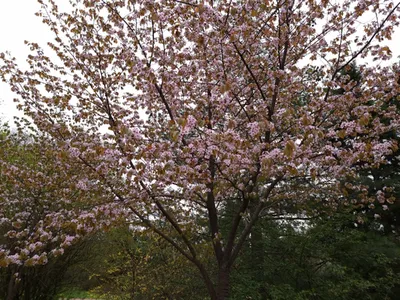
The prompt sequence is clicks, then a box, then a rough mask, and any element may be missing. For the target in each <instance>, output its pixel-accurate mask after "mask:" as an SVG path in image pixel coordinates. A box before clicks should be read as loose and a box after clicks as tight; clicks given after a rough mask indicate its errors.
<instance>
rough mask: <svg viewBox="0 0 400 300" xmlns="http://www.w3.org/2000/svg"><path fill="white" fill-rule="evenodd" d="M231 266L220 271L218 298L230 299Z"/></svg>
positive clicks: (220, 299)
mask: <svg viewBox="0 0 400 300" xmlns="http://www.w3.org/2000/svg"><path fill="white" fill-rule="evenodd" d="M229 276H230V270H229V268H226V267H222V268H220V269H219V271H218V283H217V299H218V300H226V299H229V289H230V286H229Z"/></svg>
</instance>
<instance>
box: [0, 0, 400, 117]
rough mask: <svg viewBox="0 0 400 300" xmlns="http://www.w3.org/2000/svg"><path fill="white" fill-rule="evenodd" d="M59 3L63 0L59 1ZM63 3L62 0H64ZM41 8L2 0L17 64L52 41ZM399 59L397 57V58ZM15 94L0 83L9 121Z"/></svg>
mask: <svg viewBox="0 0 400 300" xmlns="http://www.w3.org/2000/svg"><path fill="white" fill-rule="evenodd" d="M59 1H60V4H62V1H65V2H66V0H59ZM65 2H64V3H65ZM39 9H40V5H39V4H38V3H37V1H35V0H2V3H1V4H0V41H1V43H0V52H4V51H10V52H11V53H12V55H13V56H15V57H16V58H17V60H18V62H19V63H24V62H25V58H26V56H27V55H28V53H29V51H28V48H27V46H26V45H24V40H29V41H34V42H37V43H39V44H40V45H42V46H44V45H46V43H47V42H48V41H50V40H52V38H53V36H52V33H51V32H50V31H49V29H48V28H47V26H46V25H44V24H43V23H42V21H41V19H40V18H38V17H36V16H35V15H34V14H35V12H36V11H38V10H39ZM385 44H388V45H389V46H390V48H391V50H392V52H393V58H394V59H396V57H398V56H400V29H399V28H398V29H397V30H396V34H395V36H394V37H393V39H392V41H389V42H388V43H385ZM397 60H398V59H397ZM14 97H15V96H14V94H13V93H12V92H11V91H10V89H9V87H8V86H7V85H6V84H4V83H2V82H0V119H5V120H8V121H11V120H12V117H13V116H14V115H16V114H18V112H17V110H16V108H15V105H14V103H13V102H12V99H13V98H14Z"/></svg>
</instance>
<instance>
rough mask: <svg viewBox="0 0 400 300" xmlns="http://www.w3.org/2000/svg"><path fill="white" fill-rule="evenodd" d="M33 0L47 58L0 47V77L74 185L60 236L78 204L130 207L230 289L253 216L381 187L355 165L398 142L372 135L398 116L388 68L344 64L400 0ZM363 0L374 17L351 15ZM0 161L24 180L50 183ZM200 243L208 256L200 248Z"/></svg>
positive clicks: (212, 291) (378, 32)
mask: <svg viewBox="0 0 400 300" xmlns="http://www.w3.org/2000/svg"><path fill="white" fill-rule="evenodd" d="M39 2H40V3H41V5H42V9H41V11H40V12H39V13H38V15H39V16H40V17H42V18H43V21H44V22H45V23H46V24H48V26H49V29H50V30H51V31H52V32H53V34H54V40H53V41H51V42H49V44H48V46H49V47H50V48H51V50H50V51H52V55H54V54H55V55H56V56H57V58H53V56H50V55H49V54H47V52H46V51H48V50H45V49H42V48H41V47H40V45H38V44H36V43H34V42H28V41H27V42H26V43H27V45H28V46H29V47H30V48H31V50H32V54H31V55H29V57H28V59H27V62H28V64H29V69H27V70H22V69H21V68H20V67H19V66H18V65H17V64H16V62H15V60H14V59H13V58H11V57H9V56H8V55H6V54H0V76H1V77H2V79H3V80H5V81H6V82H8V83H9V84H10V86H11V88H12V90H13V91H14V92H15V93H17V94H18V101H19V108H20V109H22V110H23V111H24V113H25V114H26V115H27V116H28V117H30V118H31V120H32V122H33V124H34V126H35V128H36V129H37V130H38V131H39V132H40V133H41V135H40V136H38V137H37V138H38V139H39V140H40V139H43V141H49V143H47V144H44V145H48V146H46V149H47V150H48V151H46V152H45V153H42V152H40V157H41V159H45V160H46V161H52V162H53V163H54V166H53V165H51V164H50V167H51V169H52V170H54V171H55V174H56V175H55V176H56V178H60V180H62V183H67V184H68V188H67V190H68V191H69V192H76V193H79V197H77V198H71V197H70V196H66V195H65V194H63V193H64V192H65V190H63V189H60V190H59V189H55V191H56V195H55V196H52V197H51V198H52V199H55V198H54V197H56V199H57V201H59V202H60V205H61V207H62V209H63V210H64V211H65V214H66V215H68V216H71V219H70V220H69V221H68V222H69V224H84V225H82V226H84V227H85V229H84V230H82V228H81V227H80V226H71V227H70V228H71V232H70V235H69V236H71V238H74V237H75V236H77V235H80V234H84V233H85V232H86V231H91V229H90V227H93V228H94V227H96V226H97V225H98V224H97V221H92V222H87V221H85V222H83V223H82V222H81V221H80V220H81V219H82V218H85V217H88V211H87V210H86V208H88V207H91V208H94V209H96V212H98V214H97V215H98V218H99V220H100V219H101V220H102V222H103V224H105V225H107V224H111V222H110V218H112V217H111V216H116V215H118V214H120V215H125V214H128V215H129V216H128V217H127V218H130V219H131V220H132V221H133V222H140V223H141V226H144V227H146V228H148V229H150V230H152V231H154V232H155V233H156V234H157V235H159V236H160V237H162V238H163V239H164V240H165V241H167V242H168V243H169V244H170V245H171V246H173V247H174V248H175V249H176V251H178V252H179V253H180V254H181V255H182V256H183V257H185V258H186V259H187V260H188V261H189V262H191V263H192V264H193V265H194V266H195V267H196V268H197V269H198V271H199V272H200V274H201V276H202V278H203V280H204V283H205V285H206V287H207V290H208V293H209V295H210V297H211V299H226V298H227V297H228V296H229V291H230V283H229V282H230V274H231V270H232V267H233V265H234V264H235V261H236V260H237V258H238V256H240V254H241V251H242V249H243V245H244V243H245V241H246V239H247V238H248V237H249V234H250V232H251V230H252V228H253V226H254V225H255V224H256V222H257V220H258V219H259V217H260V215H264V216H265V215H267V214H274V213H275V212H277V211H278V208H279V207H280V205H283V204H292V205H297V206H301V205H303V204H304V203H318V205H316V207H327V206H328V207H335V206H337V205H339V204H340V203H348V204H349V203H351V202H352V201H353V202H356V203H358V204H359V205H368V204H369V203H370V202H371V201H374V200H375V199H376V198H379V199H380V200H379V201H383V202H385V201H387V200H386V198H388V197H390V195H388V194H387V193H389V192H390V187H387V186H383V187H382V188H381V189H379V190H378V191H376V193H375V194H374V195H371V193H368V188H367V187H366V185H363V184H361V183H359V181H356V180H352V179H354V178H358V177H359V176H360V172H361V171H362V170H364V169H367V168H378V167H379V166H381V165H384V164H388V163H389V160H387V157H389V156H390V155H392V154H393V152H394V151H397V149H398V141H397V139H396V138H394V137H391V136H390V135H388V136H387V137H385V138H382V136H383V135H384V134H385V133H389V132H393V131H398V130H399V124H400V123H399V121H400V119H399V113H398V110H397V108H396V103H395V102H396V101H398V95H399V90H400V87H399V81H398V73H399V66H398V65H396V64H395V65H392V66H390V67H384V66H381V65H379V64H376V63H375V64H374V63H367V62H364V63H361V62H359V63H358V68H359V69H360V72H361V73H362V76H363V81H362V84H359V81H358V80H354V79H352V78H351V77H350V76H349V75H347V76H346V75H343V71H346V70H350V69H351V66H352V63H354V62H355V60H357V59H360V60H361V59H365V61H368V62H370V61H371V62H373V61H387V60H389V59H390V58H391V52H390V49H389V48H388V47H387V46H386V45H385V43H384V41H385V40H386V39H390V37H391V34H392V33H393V31H394V29H395V28H396V26H398V24H399V9H398V8H399V5H400V3H397V4H395V3H394V2H393V1H392V0H383V1H364V0H360V1H349V0H344V1H326V0H320V1H315V0H305V1H296V0H284V1H283V0H277V1H261V0H260V1H235V0H233V1H232V0H229V1H228V0H221V1H211V0H210V1H190V0H189V1H173V0H158V1H148V0H142V1H134V0H121V1H108V0H102V1H93V0H75V1H70V3H71V9H70V10H68V11H60V10H59V8H58V6H57V5H56V1H55V0H40V1H39ZM369 13H372V14H374V15H376V21H374V22H369V23H365V22H364V23H363V22H361V21H360V20H361V19H362V18H363V17H365V16H366V15H367V14H369ZM360 24H361V25H360ZM337 91H340V92H337ZM393 99H395V100H393ZM0 159H2V158H0ZM0 162H1V163H2V168H3V165H4V168H8V170H10V171H8V173H7V174H11V175H10V176H13V172H14V171H15V172H16V174H18V176H19V174H20V175H21V176H22V178H24V180H25V181H28V182H29V184H32V185H39V186H41V187H42V186H43V185H44V184H48V183H50V182H52V183H55V181H54V180H53V179H52V178H50V177H49V178H47V177H46V174H45V173H43V170H40V168H31V169H30V170H29V172H32V174H30V173H27V172H25V171H23V170H22V171H21V173H19V170H16V169H14V168H12V163H13V162H9V161H5V160H3V159H2V160H1V161H0ZM10 172H11V173H10ZM59 174H62V176H61V177H60V175H59ZM28 179H29V180H28ZM343 180H344V181H345V182H346V185H345V188H343V184H342V183H343ZM351 193H354V195H356V196H354V197H353V198H351V197H349V195H350V194H351ZM389 194H390V193H389ZM63 195H64V196H63ZM9 198H10V196H8V195H6V196H5V198H4V199H9ZM12 198H13V199H17V198H16V197H14V196H13V197H12ZM25 200H26V199H25ZM27 201H28V202H29V201H32V200H27ZM228 207H230V208H231V215H230V217H229V218H226V214H225V212H226V209H227V208H228ZM72 212H73V213H72ZM309 213H310V214H313V213H315V211H314V212H313V211H312V210H311V211H310V212H309ZM28 214H30V213H29V212H28ZM75 214H76V215H75ZM89 218H91V217H89ZM96 218H97V217H96ZM96 220H97V219H96ZM2 222H8V223H10V222H11V219H10V218H9V217H7V216H6V217H5V219H4V221H2ZM39 222H40V220H39ZM42 222H44V220H42ZM52 222H53V223H57V222H59V223H57V226H60V227H62V226H65V225H63V224H65V220H64V219H62V218H60V219H57V218H54V219H52ZM222 225H223V227H224V228H223V229H222ZM1 247H2V248H0V249H1V250H0V251H2V252H1V253H2V254H1V255H2V256H0V259H1V261H2V263H3V264H4V262H7V263H10V262H11V263H16V264H26V263H27V260H24V259H23V258H22V257H21V255H22V254H21V253H23V252H24V251H25V250H24V249H25V248H24V249H21V250H18V251H8V250H7V249H4V248H3V246H1ZM211 249H212V251H213V252H214V259H215V264H216V266H217V268H216V269H217V270H214V269H213V268H210V267H208V264H207V263H206V260H205V259H204V257H205V255H204V253H209V251H210V250H211ZM28 250H29V246H28ZM14 256H15V257H16V258H17V259H16V260H15V261H10V258H12V257H14ZM207 262H208V261H207Z"/></svg>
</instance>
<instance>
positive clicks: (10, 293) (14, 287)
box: [6, 267, 19, 300]
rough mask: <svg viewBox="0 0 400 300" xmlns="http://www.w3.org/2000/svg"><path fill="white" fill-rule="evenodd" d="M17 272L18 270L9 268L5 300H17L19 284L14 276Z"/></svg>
mask: <svg viewBox="0 0 400 300" xmlns="http://www.w3.org/2000/svg"><path fill="white" fill-rule="evenodd" d="M17 272H18V268H16V267H11V275H10V281H9V282H8V289H7V298H6V300H15V299H17V295H18V286H19V282H18V280H17V277H16V276H15V275H16V273H17Z"/></svg>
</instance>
